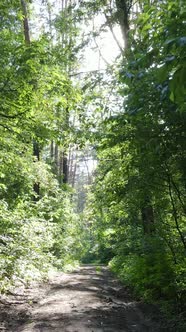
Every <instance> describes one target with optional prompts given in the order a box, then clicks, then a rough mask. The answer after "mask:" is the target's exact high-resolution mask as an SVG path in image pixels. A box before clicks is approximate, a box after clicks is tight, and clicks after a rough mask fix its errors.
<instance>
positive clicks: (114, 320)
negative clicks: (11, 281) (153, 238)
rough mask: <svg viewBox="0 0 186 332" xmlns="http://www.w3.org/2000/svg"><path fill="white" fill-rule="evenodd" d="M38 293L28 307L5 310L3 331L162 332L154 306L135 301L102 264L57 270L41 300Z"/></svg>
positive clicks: (19, 305) (23, 305) (15, 306)
mask: <svg viewBox="0 0 186 332" xmlns="http://www.w3.org/2000/svg"><path fill="white" fill-rule="evenodd" d="M32 291H34V290H32ZM37 292H38V290H37V289H35V295H34V297H33V299H32V301H30V302H29V301H27V305H29V306H30V307H29V308H26V309H25V303H22V304H17V305H16V304H14V308H13V309H12V308H11V310H10V311H9V315H10V317H8V316H7V314H6V315H5V312H4V316H3V317H4V319H5V318H6V320H7V325H6V322H4V325H0V326H1V328H0V331H13V332H120V331H123V332H150V331H152V332H155V331H163V330H162V329H160V328H159V327H158V324H157V323H155V321H154V320H152V317H153V308H151V306H150V307H149V306H148V305H145V304H143V303H141V302H137V301H134V300H132V298H131V296H130V295H129V292H128V290H127V288H126V287H124V286H122V285H121V284H120V283H119V282H118V280H116V279H115V278H114V276H113V275H112V274H111V273H110V272H109V271H108V269H107V268H106V267H103V266H102V267H97V268H96V267H94V266H88V265H87V266H82V267H80V268H78V269H77V270H75V271H74V272H72V273H69V274H65V273H56V275H55V276H54V277H53V278H51V280H50V283H49V285H47V286H45V289H41V292H40V291H39V292H40V299H39V300H38V301H37V300H35V301H34V298H35V299H36V297H37ZM27 300H28V299H27ZM28 302H29V303H28ZM34 302H36V303H34ZM17 303H19V301H18V302H17ZM20 303H21V301H20ZM21 306H22V309H21ZM23 307H24V310H26V311H27V312H26V311H24V310H23ZM28 309H29V310H28ZM21 310H22V312H21ZM28 311H30V314H29V313H28ZM1 316H2V315H1ZM0 318H1V319H2V317H0Z"/></svg>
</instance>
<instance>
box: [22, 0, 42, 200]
mask: <svg viewBox="0 0 186 332" xmlns="http://www.w3.org/2000/svg"><path fill="white" fill-rule="evenodd" d="M21 8H22V13H23V33H24V38H25V45H26V46H28V47H29V46H30V31H29V23H28V12H27V5H26V1H25V0H21ZM33 156H34V159H35V160H34V161H39V158H40V151H39V144H38V142H37V141H35V140H34V141H33ZM33 189H34V192H35V194H36V195H34V198H33V199H34V201H37V200H38V199H39V195H40V185H39V183H38V182H37V183H34V186H33Z"/></svg>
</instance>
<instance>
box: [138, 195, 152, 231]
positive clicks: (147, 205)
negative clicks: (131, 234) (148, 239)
mask: <svg viewBox="0 0 186 332" xmlns="http://www.w3.org/2000/svg"><path fill="white" fill-rule="evenodd" d="M141 216H142V222H143V230H144V234H147V235H150V234H152V233H153V232H154V231H155V227H154V211H153V208H152V204H151V202H150V199H149V198H148V197H147V198H146V199H145V202H144V205H143V207H142V209H141Z"/></svg>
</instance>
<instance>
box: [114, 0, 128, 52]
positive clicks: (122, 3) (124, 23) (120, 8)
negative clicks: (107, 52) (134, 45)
mask: <svg viewBox="0 0 186 332" xmlns="http://www.w3.org/2000/svg"><path fill="white" fill-rule="evenodd" d="M116 8H117V18H118V21H119V24H120V27H121V31H122V35H123V39H124V42H125V49H127V48H128V33H129V8H128V6H127V1H126V0H116Z"/></svg>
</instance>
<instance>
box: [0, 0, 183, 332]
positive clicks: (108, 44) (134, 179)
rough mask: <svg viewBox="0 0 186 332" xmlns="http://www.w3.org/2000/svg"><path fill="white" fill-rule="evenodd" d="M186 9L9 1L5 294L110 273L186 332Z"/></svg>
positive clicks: (5, 16) (2, 165)
mask: <svg viewBox="0 0 186 332" xmlns="http://www.w3.org/2000/svg"><path fill="white" fill-rule="evenodd" d="M185 77H186V1H185V0H177V1H174V0H137V1H136V0H82V1H81V0H7V1H1V2H0V293H1V294H4V293H6V292H7V291H8V290H9V289H11V287H12V286H13V285H16V282H17V281H18V280H19V282H22V283H23V284H24V283H29V282H31V281H32V280H42V279H45V278H47V275H48V273H49V271H50V270H52V269H59V270H64V271H66V270H69V269H73V267H74V266H78V265H79V264H98V265H99V264H106V265H108V266H109V268H110V270H111V271H113V273H115V274H116V275H117V276H118V277H119V279H120V280H121V281H122V282H123V283H124V284H125V285H127V286H128V287H129V288H130V289H132V291H133V293H134V294H135V296H136V297H137V298H140V299H143V300H144V301H146V302H147V303H154V304H156V305H157V306H158V307H159V308H160V309H161V311H162V312H164V313H165V315H166V317H168V319H172V320H174V319H175V320H176V321H177V328H176V330H174V331H176V332H177V331H185V328H186V323H185V325H184V317H185V312H186V308H185V303H186V256H185V252H186V81H185Z"/></svg>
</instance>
